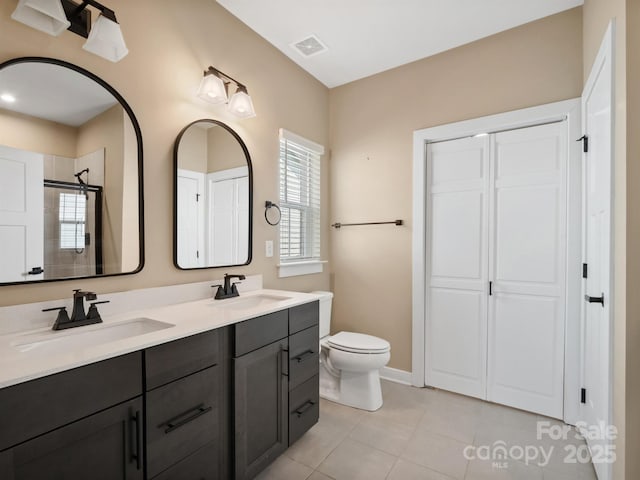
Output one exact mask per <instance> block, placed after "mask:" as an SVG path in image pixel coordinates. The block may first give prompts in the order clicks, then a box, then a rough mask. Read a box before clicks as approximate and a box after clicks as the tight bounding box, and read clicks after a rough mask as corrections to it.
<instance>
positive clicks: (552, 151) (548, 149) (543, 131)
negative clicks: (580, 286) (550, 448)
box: [487, 122, 567, 418]
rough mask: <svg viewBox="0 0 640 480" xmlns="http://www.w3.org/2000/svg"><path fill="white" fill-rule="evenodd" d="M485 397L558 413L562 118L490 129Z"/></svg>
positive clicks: (563, 235) (562, 280)
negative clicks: (506, 129)
mask: <svg viewBox="0 0 640 480" xmlns="http://www.w3.org/2000/svg"><path fill="white" fill-rule="evenodd" d="M492 147H493V158H494V162H493V164H492V173H491V183H492V199H491V208H490V212H491V213H490V251H489V278H490V280H491V281H492V295H491V296H490V297H489V326H488V328H489V335H488V353H489V356H488V362H489V363H488V374H487V382H488V386H487V395H488V399H489V400H491V401H494V402H497V403H503V404H506V405H510V406H513V407H516V408H521V409H525V410H529V411H533V412H536V413H540V414H543V415H548V416H551V417H556V418H562V412H563V396H564V392H563V377H564V323H565V314H564V311H565V300H564V298H565V283H566V279H565V275H566V268H565V263H566V245H567V243H566V230H567V227H566V208H567V199H566V163H567V146H566V122H562V123H554V124H549V125H541V126H536V127H530V128H523V129H519V130H513V131H509V132H503V133H499V134H496V135H495V136H494V139H493V146H492Z"/></svg>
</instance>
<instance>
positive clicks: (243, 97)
mask: <svg viewBox="0 0 640 480" xmlns="http://www.w3.org/2000/svg"><path fill="white" fill-rule="evenodd" d="M230 83H234V84H235V85H236V87H237V88H236V93H234V94H233V95H232V96H231V99H230V100H228V98H229V84H230ZM197 95H198V97H199V98H201V99H203V100H205V101H206V102H209V103H211V104H213V105H218V104H221V103H228V105H227V109H228V110H229V112H231V113H232V114H234V115H235V116H237V117H239V118H251V117H255V116H256V111H255V110H254V108H253V102H252V101H251V97H250V96H249V93H248V92H247V87H245V86H244V85H243V84H241V83H240V82H238V81H237V80H235V79H233V78H231V77H230V76H229V75H227V74H225V73H223V72H221V71H220V70H218V69H217V68H214V67H209V68H208V69H207V70H206V71H205V72H204V77H203V78H202V81H201V82H200V87H199V88H198V94H197Z"/></svg>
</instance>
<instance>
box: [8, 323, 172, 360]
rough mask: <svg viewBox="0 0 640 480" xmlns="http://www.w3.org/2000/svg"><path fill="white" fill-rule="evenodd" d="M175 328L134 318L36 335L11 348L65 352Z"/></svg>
mask: <svg viewBox="0 0 640 480" xmlns="http://www.w3.org/2000/svg"><path fill="white" fill-rule="evenodd" d="M173 326H174V325H172V324H171V323H165V322H159V321H158V320H152V319H150V318H133V319H131V320H126V321H124V322H118V323H113V324H109V323H101V324H98V325H92V326H89V327H77V328H74V329H70V330H65V331H63V332H60V331H48V332H38V333H33V334H29V335H25V336H23V337H22V338H20V339H19V340H16V341H15V342H13V343H12V344H11V346H12V347H13V348H15V349H16V350H18V351H20V352H29V353H41V354H52V353H64V352H68V351H72V350H74V349H80V348H87V347H93V346H96V345H101V344H103V343H108V342H113V341H116V340H123V339H125V338H130V337H137V336H139V335H144V334H146V333H151V332H156V331H158V330H164V329H165V328H171V327H173Z"/></svg>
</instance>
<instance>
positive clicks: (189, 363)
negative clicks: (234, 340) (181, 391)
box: [145, 329, 225, 390]
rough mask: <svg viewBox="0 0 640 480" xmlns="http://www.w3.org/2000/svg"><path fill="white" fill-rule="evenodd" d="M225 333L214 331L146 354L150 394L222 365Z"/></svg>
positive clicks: (154, 349) (151, 349)
mask: <svg viewBox="0 0 640 480" xmlns="http://www.w3.org/2000/svg"><path fill="white" fill-rule="evenodd" d="M224 334H225V332H224V329H217V330H211V331H210V332H205V333H200V334H198V335H193V336H191V337H187V338H182V339H180V340H176V341H174V342H169V343H165V344H162V345H158V346H156V347H152V348H148V349H146V350H145V364H146V367H145V368H146V373H147V390H151V389H153V388H156V387H159V386H161V385H165V384H167V383H169V382H172V381H173V380H177V379H178V378H182V377H185V376H187V375H189V374H191V373H194V372H198V371H200V370H202V369H204V368H207V367H211V366H213V365H216V364H218V363H219V362H220V360H221V358H222V355H223V351H222V350H223V338H222V337H224Z"/></svg>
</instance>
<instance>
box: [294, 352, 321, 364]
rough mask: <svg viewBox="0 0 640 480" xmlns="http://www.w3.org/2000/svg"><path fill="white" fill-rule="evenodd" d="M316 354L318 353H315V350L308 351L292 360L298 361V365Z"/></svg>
mask: <svg viewBox="0 0 640 480" xmlns="http://www.w3.org/2000/svg"><path fill="white" fill-rule="evenodd" d="M314 353H316V352H314V351H313V350H307V351H305V352H302V353H301V354H300V355H296V356H295V357H293V358H292V360H296V361H297V362H298V363H301V362H303V361H304V360H306V359H307V358H309V357H310V356H311V355H313V354H314Z"/></svg>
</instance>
